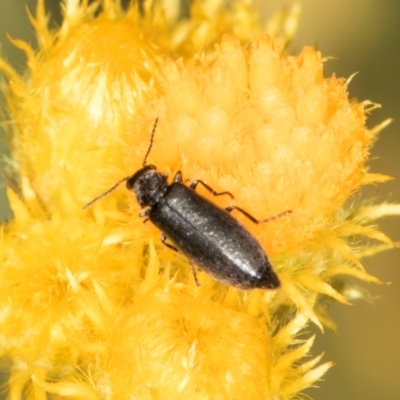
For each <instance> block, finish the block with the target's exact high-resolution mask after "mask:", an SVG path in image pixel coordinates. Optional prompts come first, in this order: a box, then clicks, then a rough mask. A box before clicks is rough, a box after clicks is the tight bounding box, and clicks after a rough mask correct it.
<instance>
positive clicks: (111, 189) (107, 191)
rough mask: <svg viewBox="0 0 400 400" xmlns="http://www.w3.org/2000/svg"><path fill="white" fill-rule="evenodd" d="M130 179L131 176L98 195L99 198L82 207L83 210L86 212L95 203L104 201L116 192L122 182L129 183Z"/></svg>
mask: <svg viewBox="0 0 400 400" xmlns="http://www.w3.org/2000/svg"><path fill="white" fill-rule="evenodd" d="M129 178H130V176H127V177H126V178H124V179H121V180H120V181H119V182H117V183H116V184H115V185H114V186H112V187H110V189H108V190H106V191H105V192H104V193H102V194H100V195H98V196H97V197H95V198H94V199H93V200H91V201H89V203H87V204H86V205H85V206H83V207H82V209H83V210H86V209H87V208H89V207H90V206H91V205H93V204H94V203H96V201H97V200H100V199H102V198H103V197H106V196H107V195H109V194H110V193H111V192H112V191H113V190H115V189H116V188H117V187H118V186H119V185H120V184H121V183H122V182H125V181H127V180H128V179H129Z"/></svg>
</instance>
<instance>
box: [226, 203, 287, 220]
mask: <svg viewBox="0 0 400 400" xmlns="http://www.w3.org/2000/svg"><path fill="white" fill-rule="evenodd" d="M233 210H238V211H239V212H241V213H242V214H243V215H244V216H246V217H247V218H248V219H249V220H250V221H252V222H254V223H255V224H264V223H265V222H270V221H273V220H274V219H278V218H281V217H283V216H285V215H287V214H292V210H286V211H284V212H281V213H280V214H277V215H274V216H273V217H269V218H267V219H262V220H258V219H256V218H254V217H253V216H252V215H251V214H249V213H248V212H247V211H245V210H243V209H242V208H240V207H237V206H229V207H226V208H225V211H228V212H229V213H230V212H231V211H233Z"/></svg>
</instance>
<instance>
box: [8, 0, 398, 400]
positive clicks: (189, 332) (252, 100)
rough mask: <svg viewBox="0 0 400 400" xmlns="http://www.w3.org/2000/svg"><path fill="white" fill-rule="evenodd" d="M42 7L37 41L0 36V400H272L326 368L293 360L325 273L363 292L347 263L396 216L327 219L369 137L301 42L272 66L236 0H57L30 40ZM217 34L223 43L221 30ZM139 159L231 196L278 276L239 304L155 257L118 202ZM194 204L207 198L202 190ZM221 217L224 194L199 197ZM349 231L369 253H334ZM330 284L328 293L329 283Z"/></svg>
mask: <svg viewBox="0 0 400 400" xmlns="http://www.w3.org/2000/svg"><path fill="white" fill-rule="evenodd" d="M43 3H44V2H43V1H42V0H40V1H39V2H38V8H37V15H36V17H35V18H32V23H33V25H34V26H35V29H36V31H37V34H38V39H39V43H40V48H39V50H38V51H37V52H34V51H33V50H32V49H31V48H30V47H29V46H28V45H27V44H26V43H23V42H20V41H18V40H14V44H15V45H16V46H18V47H20V48H21V49H23V50H24V51H25V52H26V54H27V56H28V67H29V74H28V75H27V76H25V77H23V78H22V77H20V76H19V75H18V74H17V73H16V72H15V71H14V70H13V69H12V68H11V67H10V66H9V65H8V64H6V63H5V62H4V61H0V69H1V71H2V72H3V73H4V75H5V76H6V77H7V78H8V81H9V91H8V93H7V99H8V109H9V115H10V119H11V120H12V122H13V124H12V129H11V130H10V132H9V133H10V143H11V146H12V151H13V165H12V166H13V168H14V173H15V174H16V177H17V180H18V182H19V185H18V187H14V188H13V190H11V189H9V198H10V203H11V207H12V211H13V219H12V220H11V221H10V222H9V223H7V224H5V225H3V227H2V232H1V237H0V241H1V244H0V357H2V359H4V360H6V359H7V360H9V365H10V378H9V381H8V384H9V391H10V399H12V400H14V399H20V398H21V396H22V393H25V395H26V398H27V399H45V398H46V396H47V394H49V393H53V394H56V395H58V396H59V397H60V398H77V399H132V398H135V399H171V398H187V399H215V398H220V399H246V398H249V399H250V398H251V399H278V398H279V399H291V398H294V397H296V396H298V395H299V393H300V392H301V391H302V390H303V389H304V388H306V387H308V386H311V385H312V384H313V383H314V382H315V381H316V380H318V379H319V378H320V377H321V376H322V375H323V374H324V373H325V371H326V370H327V369H328V368H329V366H330V364H329V363H325V364H322V365H319V366H317V364H318V362H319V359H320V357H316V358H314V359H311V360H308V361H304V360H303V357H305V356H306V355H308V354H309V350H310V348H311V346H312V342H313V338H308V339H299V337H298V335H299V334H300V333H302V332H304V328H305V327H306V326H307V324H308V323H309V321H312V322H314V323H315V324H317V325H319V326H321V327H322V325H326V326H329V327H334V324H333V322H332V321H331V320H330V319H329V317H328V316H327V315H326V313H325V311H324V309H323V308H322V306H321V305H320V304H319V302H318V300H319V298H320V296H321V295H326V296H329V297H332V298H334V299H336V300H338V301H341V302H343V303H346V302H347V301H348V296H347V297H346V293H344V292H343V293H341V292H340V290H335V289H334V287H333V285H332V282H333V281H334V279H338V278H337V277H338V276H341V275H350V276H354V277H357V278H359V279H362V280H365V281H370V282H379V281H378V280H377V279H376V278H374V277H372V276H370V275H368V274H367V273H366V272H365V271H364V269H363V267H362V265H361V263H360V258H361V257H362V256H367V255H371V254H372V253H374V252H376V251H379V250H382V249H383V248H384V247H386V248H388V247H390V246H392V242H391V241H390V240H389V239H388V238H387V237H386V236H385V235H384V234H382V233H381V232H379V231H378V230H376V229H374V228H373V227H371V226H370V224H371V221H373V220H374V219H377V218H379V217H382V216H384V215H388V214H398V213H399V209H398V207H397V206H390V205H381V206H365V207H358V208H357V207H353V208H349V207H345V206H344V203H345V202H346V200H347V199H348V198H349V197H350V196H351V195H352V194H353V193H354V192H355V191H356V190H357V189H358V188H359V187H360V186H361V185H363V184H367V183H371V182H378V181H383V180H385V179H387V178H386V177H384V176H381V175H378V174H375V175H373V174H369V173H368V172H367V168H366V161H367V159H368V154H369V150H370V146H371V144H372V143H373V141H374V140H375V138H376V135H377V133H378V131H379V130H380V128H381V127H382V126H383V125H384V124H383V125H382V126H381V127H378V128H375V129H372V130H369V129H367V128H366V124H365V120H366V114H367V113H368V112H369V111H370V109H371V108H373V105H370V104H369V103H367V102H365V103H357V102H353V101H350V100H349V98H348V94H347V86H348V82H346V81H345V80H343V79H338V78H335V77H329V78H325V77H324V76H323V60H322V59H321V55H320V54H319V52H317V51H316V50H314V49H313V48H305V49H303V51H302V52H301V53H300V55H298V56H288V55H287V54H286V52H285V50H284V48H285V44H286V42H285V40H282V39H272V38H271V37H270V36H268V35H266V34H260V32H261V28H260V27H259V25H258V22H257V14H256V12H255V11H254V10H255V9H254V7H253V4H252V2H251V1H244V0H243V1H241V0H238V1H235V2H232V4H231V5H230V7H228V8H226V7H225V2H223V1H211V0H209V1H200V0H199V1H194V2H193V5H192V7H191V9H190V12H189V17H188V18H184V15H182V10H181V8H180V5H179V4H180V2H179V1H173V0H171V1H168V0H165V1H161V0H160V1H157V0H154V1H146V2H143V3H140V4H142V5H143V7H144V9H142V8H141V7H139V6H137V5H136V4H132V5H131V6H129V7H128V9H123V7H121V6H120V4H119V2H118V1H116V0H103V1H99V2H97V1H95V2H92V3H91V4H90V5H89V4H88V2H87V1H82V2H81V1H78V0H65V1H64V3H63V7H64V22H63V24H62V26H61V27H60V28H59V30H57V31H56V32H50V31H49V30H48V29H47V19H46V15H45V10H44V5H43ZM224 32H225V33H227V34H225V35H222V33H224ZM156 118H159V123H158V127H157V130H156V132H155V139H154V144H153V148H152V151H151V153H150V156H149V163H153V164H155V165H157V167H158V169H159V170H160V171H163V172H165V173H167V174H169V176H170V178H172V176H173V174H174V173H175V172H176V171H178V170H182V171H183V174H184V179H190V180H193V179H202V180H204V181H206V182H207V183H208V184H209V185H210V186H211V187H213V188H215V189H216V190H218V191H225V190H227V191H229V192H231V193H233V194H234V195H235V204H238V205H240V207H243V208H244V209H245V210H248V211H249V212H251V214H253V215H254V216H255V217H256V218H258V219H263V218H267V217H270V216H273V215H276V214H278V213H281V212H283V211H285V210H291V211H292V214H290V215H286V216H285V217H283V218H280V219H278V220H275V221H273V222H270V223H269V224H264V225H258V226H254V224H252V223H251V222H249V221H248V220H246V219H244V218H242V216H241V215H237V218H238V219H240V221H242V222H243V224H245V225H246V226H247V227H248V229H249V230H250V231H251V232H252V233H253V234H254V235H255V236H257V238H258V239H259V240H260V242H261V243H262V245H263V246H264V248H265V249H266V251H267V252H268V254H269V255H270V256H271V259H272V262H273V265H274V267H275V269H276V270H277V272H278V274H279V277H280V279H281V282H282V287H281V288H280V289H279V290H276V291H261V290H253V291H240V290H237V289H235V288H232V287H227V286H224V285H222V284H220V283H217V282H215V281H214V280H213V279H212V278H210V277H209V276H207V275H206V274H204V273H202V272H199V273H198V277H199V280H200V281H201V286H199V287H197V286H196V284H195V281H194V279H193V275H192V272H191V269H190V266H189V263H188V261H187V260H186V259H185V258H183V257H181V256H179V255H176V254H175V253H173V252H171V251H170V250H169V249H166V248H165V247H163V246H162V245H161V244H160V240H159V232H158V231H157V230H156V229H155V228H153V227H152V226H151V224H146V225H144V224H143V221H142V220H141V219H140V218H139V217H138V213H139V207H138V204H137V202H136V200H135V199H134V197H133V196H132V195H131V194H129V193H126V191H125V190H124V189H122V188H121V189H118V190H116V191H114V192H113V193H112V194H110V195H109V196H108V197H106V198H104V199H102V200H101V201H98V202H97V203H96V204H95V205H94V206H93V207H92V208H91V209H89V210H86V211H82V206H83V205H84V204H85V203H87V202H88V201H90V200H91V199H92V198H93V197H95V196H96V195H98V194H99V193H101V192H102V191H104V190H106V189H107V188H109V187H111V186H112V185H113V184H114V183H115V182H117V181H118V180H120V179H121V178H123V177H124V176H126V175H129V174H131V173H133V172H135V171H136V170H137V169H139V168H140V167H141V165H142V162H143V158H144V155H145V153H146V149H147V148H148V145H149V139H150V132H151V129H152V126H153V124H154V121H155V119H156ZM201 193H202V194H204V196H206V197H207V196H208V193H203V192H201ZM213 201H215V202H216V203H217V204H218V205H220V206H221V207H222V206H226V205H227V204H228V203H229V201H230V200H229V198H222V199H220V198H217V199H213ZM354 236H358V237H359V236H365V237H368V238H372V239H375V240H378V241H380V242H383V244H384V245H383V247H382V246H381V247H375V248H372V247H368V246H367V245H366V246H365V247H364V248H363V247H360V246H358V249H357V251H356V250H354V248H353V247H352V242H351V240H350V239H352V238H353V237H354ZM337 287H338V286H337Z"/></svg>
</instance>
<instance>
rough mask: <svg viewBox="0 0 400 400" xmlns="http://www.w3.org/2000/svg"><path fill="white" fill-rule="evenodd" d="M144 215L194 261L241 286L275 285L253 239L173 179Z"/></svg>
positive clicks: (230, 219)
mask: <svg viewBox="0 0 400 400" xmlns="http://www.w3.org/2000/svg"><path fill="white" fill-rule="evenodd" d="M149 218H150V220H151V221H152V222H153V223H154V225H156V226H157V227H158V228H159V229H160V230H161V231H162V232H163V233H164V234H165V235H166V236H167V237H168V238H169V239H170V240H171V241H172V242H173V243H174V244H175V245H176V247H178V249H179V250H180V251H181V252H182V253H183V254H185V255H186V256H187V257H188V259H189V260H190V261H192V262H193V263H194V264H195V265H196V266H198V267H199V268H201V269H203V270H204V271H206V272H207V273H209V274H210V275H212V276H214V277H215V278H216V279H217V280H219V281H222V282H225V283H227V284H230V285H232V286H236V287H239V288H242V289H251V288H265V289H273V288H277V287H278V286H279V279H278V277H277V275H276V273H275V271H274V270H273V268H272V266H271V264H270V262H269V260H268V258H267V255H266V254H265V252H264V250H263V248H262V247H261V245H260V244H259V243H258V242H257V240H256V239H255V238H254V237H253V236H252V235H251V234H250V233H249V232H248V231H247V230H246V229H245V228H244V226H243V225H241V224H240V223H239V222H238V221H237V220H236V219H235V218H233V217H232V216H231V215H230V214H229V213H228V212H226V211H224V210H221V209H220V208H218V207H217V206H216V205H214V204H213V203H211V202H209V201H208V200H206V199H205V198H203V197H201V196H199V195H198V194H197V193H195V192H194V191H193V190H191V189H189V188H188V187H186V186H185V185H183V184H182V183H179V182H175V183H173V184H171V185H170V186H168V189H167V191H166V193H165V195H164V196H163V197H162V198H161V199H159V201H158V202H157V203H156V204H155V205H153V207H152V208H151V211H150V213H149Z"/></svg>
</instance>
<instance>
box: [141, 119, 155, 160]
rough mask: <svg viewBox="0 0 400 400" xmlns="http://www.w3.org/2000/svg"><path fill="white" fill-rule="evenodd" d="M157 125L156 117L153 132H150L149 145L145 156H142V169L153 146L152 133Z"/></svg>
mask: <svg viewBox="0 0 400 400" xmlns="http://www.w3.org/2000/svg"><path fill="white" fill-rule="evenodd" d="M157 123H158V117H157V118H156V120H155V121H154V125H153V130H152V131H151V136H150V144H149V148H148V149H147V152H146V155H145V156H144V160H143V167H145V166H146V161H147V156H148V155H149V154H150V150H151V148H152V146H153V140H154V133H155V132H156V128H157Z"/></svg>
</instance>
